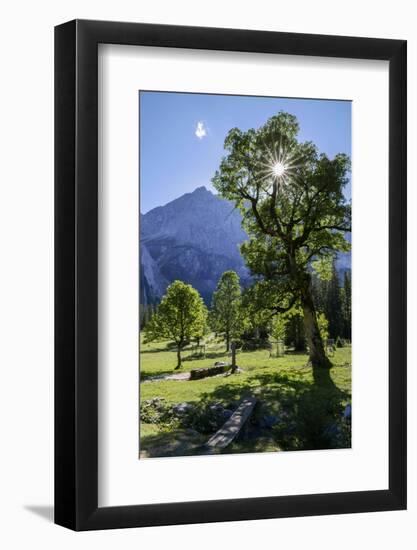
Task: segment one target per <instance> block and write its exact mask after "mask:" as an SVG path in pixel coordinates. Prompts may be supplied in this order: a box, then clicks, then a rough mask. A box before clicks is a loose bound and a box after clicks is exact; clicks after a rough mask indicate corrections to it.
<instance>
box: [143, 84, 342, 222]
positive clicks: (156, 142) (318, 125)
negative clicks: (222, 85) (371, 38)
mask: <svg viewBox="0 0 417 550" xmlns="http://www.w3.org/2000/svg"><path fill="white" fill-rule="evenodd" d="M281 110H282V111H287V112H289V113H291V114H293V115H295V116H296V117H297V119H298V122H299V124H300V133H299V139H300V140H301V141H310V140H311V141H313V142H314V143H315V144H316V145H317V147H318V149H319V151H320V152H324V153H326V154H327V155H328V156H329V157H330V158H332V157H334V155H335V154H337V153H346V154H347V155H349V156H351V103H350V102H349V101H333V100H317V99H314V100H312V99H287V98H270V97H268V98H262V97H251V96H226V95H208V94H186V93H171V92H170V93H167V92H140V183H141V189H140V211H141V212H142V213H146V212H148V211H149V210H151V209H152V208H155V207H156V206H161V205H164V204H166V203H167V202H170V201H172V200H173V199H176V198H177V197H180V196H181V195H183V194H184V193H189V192H191V191H193V190H194V189H195V188H196V187H200V186H202V185H204V186H205V187H207V189H210V190H212V191H214V189H213V187H212V185H211V181H210V180H211V178H212V177H213V175H214V173H215V171H216V169H217V168H218V166H219V163H220V160H221V158H222V156H223V155H224V150H223V143H224V139H225V137H226V134H227V133H228V131H229V130H230V129H231V128H233V127H238V128H240V129H241V130H247V129H249V128H258V127H259V126H262V125H263V124H264V123H265V122H266V120H267V119H268V118H269V117H271V116H273V115H274V114H276V113H278V112H279V111H281ZM347 196H349V197H350V189H348V190H347Z"/></svg>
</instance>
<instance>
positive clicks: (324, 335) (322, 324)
mask: <svg viewBox="0 0 417 550" xmlns="http://www.w3.org/2000/svg"><path fill="white" fill-rule="evenodd" d="M317 324H318V326H319V330H320V336H321V339H322V340H323V341H324V342H325V341H326V340H327V339H328V337H329V321H328V320H327V318H326V316H325V314H324V313H319V314H318V315H317Z"/></svg>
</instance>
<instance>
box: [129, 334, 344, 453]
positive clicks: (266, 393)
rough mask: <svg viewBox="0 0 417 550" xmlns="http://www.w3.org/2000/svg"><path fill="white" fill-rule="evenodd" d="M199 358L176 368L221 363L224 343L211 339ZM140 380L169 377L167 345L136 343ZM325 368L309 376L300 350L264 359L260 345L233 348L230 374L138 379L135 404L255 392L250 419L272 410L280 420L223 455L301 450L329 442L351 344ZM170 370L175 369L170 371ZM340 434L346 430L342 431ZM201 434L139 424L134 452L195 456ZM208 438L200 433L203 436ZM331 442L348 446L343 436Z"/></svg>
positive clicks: (172, 357) (171, 359) (172, 358)
mask: <svg viewBox="0 0 417 550" xmlns="http://www.w3.org/2000/svg"><path fill="white" fill-rule="evenodd" d="M206 350H207V356H206V358H201V359H195V358H192V357H187V355H189V353H187V352H184V357H185V359H186V360H185V361H184V363H183V366H182V369H181V371H183V372H188V371H190V370H192V369H195V368H200V367H206V366H210V365H213V363H214V362H215V361H221V360H227V359H228V357H227V355H226V354H225V351H224V344H223V343H221V342H218V341H213V340H211V343H210V345H209V346H207V348H206ZM140 359H141V366H140V368H141V378H142V379H143V378H146V377H147V376H155V375H161V374H171V373H173V372H174V367H175V365H176V353H175V350H172V349H170V347H169V345H168V343H166V342H157V343H151V344H142V345H141V354H140ZM331 361H332V363H333V365H334V366H333V368H332V369H331V371H330V372H327V371H323V372H321V373H319V374H318V375H317V376H316V377H315V378H314V377H313V372H312V369H311V368H310V367H307V366H306V364H307V355H303V354H294V353H288V354H287V355H285V356H284V357H280V358H270V357H269V352H268V351H267V350H258V351H252V352H240V353H239V354H238V355H237V363H238V365H239V367H240V368H241V369H242V370H243V372H241V373H239V374H235V375H232V376H228V377H224V376H219V377H213V378H205V379H201V380H195V381H174V380H171V381H170V380H160V381H159V380H158V381H153V382H147V383H141V389H140V396H141V401H142V402H143V401H144V400H147V399H151V398H154V397H162V398H163V399H164V400H165V401H166V403H168V404H169V403H180V402H194V403H199V404H201V403H222V404H223V405H225V406H227V405H228V404H230V403H231V402H238V401H239V400H241V399H242V398H243V397H245V396H246V395H256V396H257V398H258V402H259V404H258V405H257V408H256V409H255V412H254V417H255V419H256V418H260V417H262V416H263V415H265V414H268V415H277V416H278V417H279V418H280V422H279V423H277V425H275V426H274V427H273V428H272V429H268V430H258V432H259V433H257V432H256V431H255V432H254V433H255V437H254V435H253V433H252V436H251V437H244V436H243V437H240V438H239V440H238V441H236V442H235V443H233V444H232V445H231V446H230V447H229V448H227V449H226V450H225V452H261V451H277V450H306V449H318V448H329V447H332V446H333V447H334V446H335V443H334V441H330V438H329V437H328V435H325V431H326V427H328V426H329V425H331V424H332V423H334V422H335V421H336V420H337V419H338V418H340V414H341V412H342V411H343V408H344V407H345V405H346V404H347V403H348V402H349V401H350V400H351V349H350V347H346V348H341V349H337V350H336V352H335V354H334V355H333V357H331ZM176 372H178V371H176ZM345 436H346V434H345ZM202 439H204V437H201V436H200V434H198V436H197V434H195V433H191V435H190V431H189V433H188V434H186V433H185V431H184V430H183V431H181V430H179V429H178V427H175V428H173V429H170V427H169V426H160V425H157V424H145V423H142V424H141V449H142V452H141V456H170V455H179V454H198V445H200V444H201V443H202V442H203V441H202ZM207 439H208V437H207V436H206V437H205V440H207ZM336 446H345V447H346V446H350V434H347V437H344V439H343V441H342V442H341V443H339V444H337V445H336Z"/></svg>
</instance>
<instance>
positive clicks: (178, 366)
mask: <svg viewBox="0 0 417 550" xmlns="http://www.w3.org/2000/svg"><path fill="white" fill-rule="evenodd" d="M180 368H181V346H177V366H176V367H175V370H177V369H180Z"/></svg>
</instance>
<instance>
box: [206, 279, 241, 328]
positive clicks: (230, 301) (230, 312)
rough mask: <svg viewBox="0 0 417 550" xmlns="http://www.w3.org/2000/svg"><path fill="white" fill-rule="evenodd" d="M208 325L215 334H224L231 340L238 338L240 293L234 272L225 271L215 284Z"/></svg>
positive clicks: (238, 282)
mask: <svg viewBox="0 0 417 550" xmlns="http://www.w3.org/2000/svg"><path fill="white" fill-rule="evenodd" d="M210 324H211V326H212V328H213V329H214V330H215V331H216V332H224V333H226V334H227V336H228V337H231V338H234V337H236V336H238V335H239V334H240V332H241V330H242V328H243V318H242V293H241V288H240V280H239V276H238V274H237V273H236V272H235V271H225V272H224V273H223V275H222V276H221V278H220V280H219V282H218V284H217V288H216V290H215V292H214V293H213V299H212V310H211V314H210Z"/></svg>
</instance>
